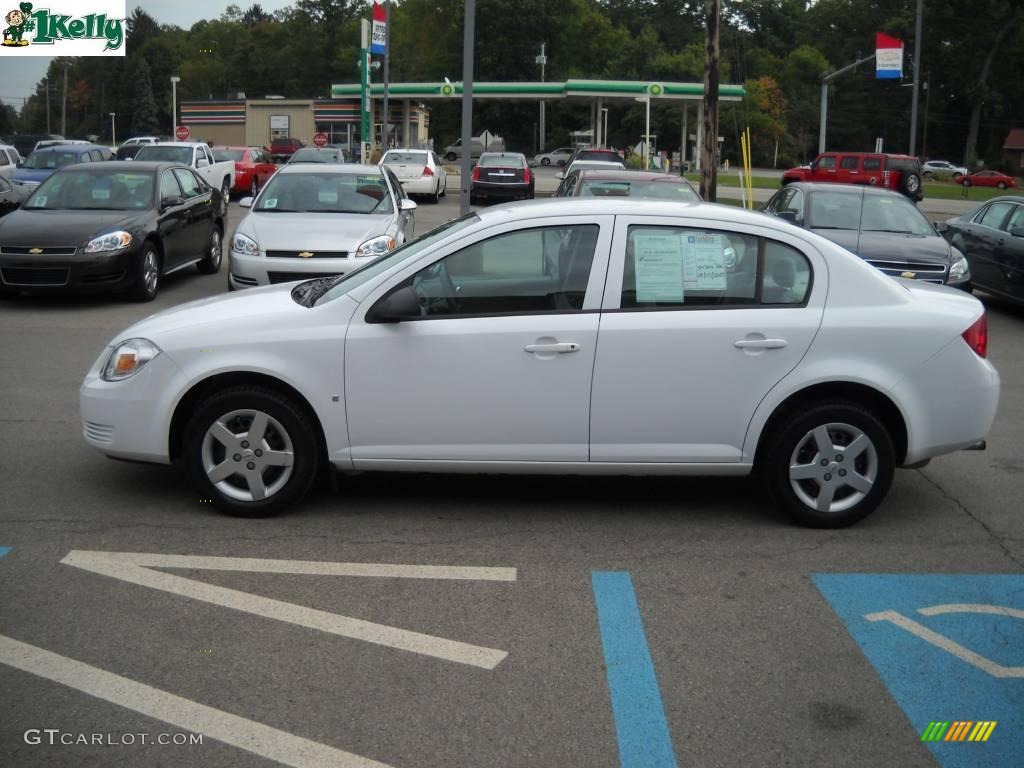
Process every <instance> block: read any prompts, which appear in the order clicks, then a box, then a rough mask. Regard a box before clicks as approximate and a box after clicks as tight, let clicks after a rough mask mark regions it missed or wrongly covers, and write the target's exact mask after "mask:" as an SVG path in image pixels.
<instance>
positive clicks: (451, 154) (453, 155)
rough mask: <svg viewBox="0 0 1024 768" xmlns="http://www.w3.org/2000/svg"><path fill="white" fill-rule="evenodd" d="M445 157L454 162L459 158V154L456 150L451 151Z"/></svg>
mask: <svg viewBox="0 0 1024 768" xmlns="http://www.w3.org/2000/svg"><path fill="white" fill-rule="evenodd" d="M444 159H445V160H447V161H448V162H449V163H454V162H455V161H456V160H458V159H459V156H458V155H456V154H455V153H454V152H449V153H448V154H447V155H445V156H444Z"/></svg>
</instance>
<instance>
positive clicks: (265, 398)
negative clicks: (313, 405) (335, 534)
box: [182, 386, 321, 518]
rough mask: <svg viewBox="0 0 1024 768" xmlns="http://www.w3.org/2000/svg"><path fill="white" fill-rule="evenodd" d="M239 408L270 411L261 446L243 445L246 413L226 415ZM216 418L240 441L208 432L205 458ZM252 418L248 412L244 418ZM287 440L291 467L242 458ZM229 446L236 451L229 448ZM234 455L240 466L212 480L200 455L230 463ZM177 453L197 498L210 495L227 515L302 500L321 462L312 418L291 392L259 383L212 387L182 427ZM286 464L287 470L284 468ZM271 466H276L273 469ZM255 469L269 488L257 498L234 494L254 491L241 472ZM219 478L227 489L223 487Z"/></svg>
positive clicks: (260, 513)
mask: <svg viewBox="0 0 1024 768" xmlns="http://www.w3.org/2000/svg"><path fill="white" fill-rule="evenodd" d="M239 411H240V412H245V411H251V412H253V413H261V414H264V415H265V416H267V417H269V419H268V426H267V428H266V432H265V438H264V439H263V440H261V441H260V444H261V445H262V448H256V447H255V444H253V445H247V442H248V441H246V442H245V443H243V442H242V437H244V435H245V432H244V430H245V429H246V428H247V427H248V426H249V425H247V424H245V423H244V422H245V420H246V418H247V417H246V416H245V415H239V416H236V417H235V418H232V419H225V417H226V416H228V415H229V414H232V413H234V412H239ZM218 420H220V421H222V422H225V423H226V424H227V425H228V428H229V431H232V432H234V434H235V435H236V436H241V437H239V444H238V445H236V446H234V448H231V449H229V448H228V447H227V446H225V445H224V444H223V443H220V442H218V441H217V440H215V439H213V438H212V437H211V440H210V444H209V446H208V448H207V451H206V458H205V459H204V443H206V442H207V431H208V430H209V429H210V427H212V426H213V425H214V424H215V423H216V422H217V421H218ZM251 421H252V419H251V418H250V419H249V424H251ZM275 422H276V424H275ZM234 430H239V431H234ZM282 432H283V435H284V437H282ZM284 438H286V439H284ZM289 443H290V445H291V454H292V462H293V463H292V465H291V466H290V467H282V466H267V467H265V468H263V469H262V470H259V469H258V468H257V469H256V470H249V469H247V468H246V467H247V466H252V465H251V464H250V463H249V462H247V461H246V459H254V460H255V459H256V457H255V451H256V450H264V451H267V450H268V449H269V450H271V451H278V452H281V453H284V452H286V450H285V449H286V447H287V445H288V444H289ZM243 445H244V446H245V447H244V448H243V447H242V446H243ZM218 446H219V448H218ZM231 450H236V451H238V453H235V454H232V453H230V451H231ZM243 454H244V455H243ZM234 456H240V457H241V458H240V459H239V460H238V462H237V463H238V465H239V470H240V471H239V472H238V473H235V474H232V475H230V476H228V477H226V478H225V479H224V480H222V481H217V482H216V483H215V482H214V481H212V480H211V479H210V477H209V475H208V474H207V471H206V464H205V461H210V462H211V463H212V465H213V466H219V465H220V463H223V462H231V463H232V464H234V463H235V461H234ZM182 457H183V459H184V464H185V469H186V471H187V472H188V475H189V477H190V479H191V480H192V483H193V485H194V487H195V489H196V490H197V491H198V493H199V498H202V499H210V500H212V502H213V504H214V505H215V506H216V507H217V508H218V509H220V510H221V511H222V512H224V513H226V514H228V515H232V516H234V517H248V518H255V517H269V516H270V515H275V514H278V513H279V512H282V511H284V510H286V509H287V508H288V507H290V506H292V505H293V504H296V503H298V502H299V501H301V499H302V498H303V497H304V496H305V495H306V493H307V492H308V491H309V489H310V487H311V486H312V485H313V481H314V480H315V479H316V476H317V471H318V470H319V467H320V463H321V455H320V444H319V440H318V439H317V429H316V425H315V424H314V422H313V420H312V418H311V417H310V416H309V415H308V414H307V413H306V411H305V410H304V409H303V408H302V407H301V406H300V405H299V404H298V403H297V402H295V400H294V399H293V398H291V397H289V396H287V395H284V394H282V393H280V392H277V391H276V390H273V389H270V388H267V387H261V386H237V387H230V388H228V389H224V390H221V391H214V392H213V393H212V394H211V395H210V396H209V397H207V398H206V399H205V400H203V401H201V402H200V403H199V404H198V406H197V408H196V409H195V412H194V413H193V415H192V418H190V419H189V421H188V425H187V426H186V427H185V439H184V444H183V451H182ZM243 465H245V466H243ZM289 469H290V472H288V473H287V474H286V470H289ZM275 470H279V472H276V473H275ZM254 471H255V472H257V473H258V474H259V476H260V481H261V482H264V483H265V484H266V485H267V486H268V487H267V488H266V490H272V492H271V493H270V495H268V496H266V497H265V498H263V499H259V500H253V499H248V500H246V499H242V498H238V497H237V496H238V495H244V494H246V493H248V494H249V495H250V496H253V495H256V494H254V493H253V491H252V488H251V486H249V484H248V481H244V480H243V476H244V475H248V476H250V477H252V476H254V475H253V472H254ZM243 473H244V475H243ZM278 482H280V483H281V485H280V487H279V488H274V486H275V484H277V483H278ZM222 483H223V484H225V485H226V486H227V487H228V489H230V490H229V491H226V490H224V489H222V487H221V484H222ZM232 492H233V493H234V495H232Z"/></svg>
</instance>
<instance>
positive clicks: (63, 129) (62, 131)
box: [60, 63, 68, 139]
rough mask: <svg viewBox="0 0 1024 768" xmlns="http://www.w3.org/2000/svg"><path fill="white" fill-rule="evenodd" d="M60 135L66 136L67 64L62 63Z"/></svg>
mask: <svg viewBox="0 0 1024 768" xmlns="http://www.w3.org/2000/svg"><path fill="white" fill-rule="evenodd" d="M60 135H61V136H63V137H64V138H65V139H66V138H67V137H68V65H67V64H66V63H65V64H64V98H63V99H62V100H61V105H60Z"/></svg>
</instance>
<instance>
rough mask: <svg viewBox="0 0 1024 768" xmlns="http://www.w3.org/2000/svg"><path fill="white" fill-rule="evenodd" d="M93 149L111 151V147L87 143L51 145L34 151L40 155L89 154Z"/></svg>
mask: <svg viewBox="0 0 1024 768" xmlns="http://www.w3.org/2000/svg"><path fill="white" fill-rule="evenodd" d="M92 149H110V147H105V146H103V145H102V144H89V143H88V142H85V143H82V144H77V143H76V144H50V145H48V146H45V147H40V148H39V149H36V150H33V151H34V152H39V153H43V152H68V151H77V152H88V151H89V150H92Z"/></svg>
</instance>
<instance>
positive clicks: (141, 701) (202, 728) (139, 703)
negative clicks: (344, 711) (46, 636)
mask: <svg viewBox="0 0 1024 768" xmlns="http://www.w3.org/2000/svg"><path fill="white" fill-rule="evenodd" d="M0 663H3V664H6V665H8V666H11V667H14V668H15V669H20V670H22V671H23V672H28V673H29V674H32V675H36V676H37V677H43V678H46V679H47V680H52V681H54V682H56V683H60V684H61V685H66V686H68V687H69V688H74V689H75V690H77V691H81V692H83V693H86V694H88V695H90V696H93V697H95V698H97V699H102V700H103V701H109V702H110V703H111V704H116V705H117V706H120V707H124V708H125V709H130V710H132V711H134V712H139V713H140V714H143V715H146V716H147V717H152V718H155V719H157V720H161V721H163V722H165V723H170V724H171V725H176V726H178V727H179V728H183V729H185V730H188V731H191V732H193V733H201V734H203V736H204V737H207V736H208V737H210V738H211V739H215V740H217V741H221V742H223V743H225V744H230V745H231V746H233V747H238V748H239V749H243V750H245V751H246V752H252V753H253V754H256V755H259V756H260V757H265V758H267V759H269V760H276V761H277V762H279V763H283V764H284V765H289V766H296V767H297V768H298V767H299V766H302V767H303V768H326V767H327V766H332V768H392V767H391V766H389V765H388V764H387V763H380V762H377V761H376V760H371V759H369V758H365V757H361V756H359V755H355V754H352V753H351V752H345V751H344V750H341V749H336V748H335V747H329V746H327V745H326V744H320V743H319V742H316V741H310V740H309V739H304V738H302V737H300V736H295V735H293V734H290V733H288V732H286V731H281V730H278V729H277V728H271V727H270V726H269V725H264V724H263V723H258V722H256V721H255V720H249V719H247V718H244V717H239V716H238V715H232V714H230V713H228V712H224V711H223V710H219V709H214V708H213V707H208V706H206V705H205V704H199V703H197V702H194V701H190V700H189V699H184V698H182V697H181V696H176V695H174V694H173V693H168V692H167V691H162V690H160V689H159V688H153V687H151V686H149V685H145V684H144V683H139V682H136V681H134V680H129V679H128V678H126V677H121V676H120V675H115V674H114V673H112V672H107V671H106V670H104V669H100V668H98V667H93V666H90V665H88V664H85V663H83V662H81V661H76V660H75V659H70V658H68V657H66V656H60V655H59V654H56V653H52V652H51V651H47V650H44V649H42V648H38V647H36V646H34V645H29V644H27V643H22V642H20V641H18V640H14V639H13V638H10V637H6V636H4V635H0Z"/></svg>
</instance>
